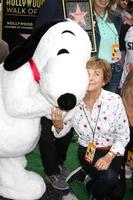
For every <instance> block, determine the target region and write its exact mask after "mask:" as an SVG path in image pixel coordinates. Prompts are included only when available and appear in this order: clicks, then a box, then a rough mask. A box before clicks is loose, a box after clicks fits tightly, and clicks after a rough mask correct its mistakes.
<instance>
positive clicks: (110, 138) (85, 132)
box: [52, 58, 129, 200]
mask: <svg viewBox="0 0 133 200" xmlns="http://www.w3.org/2000/svg"><path fill="white" fill-rule="evenodd" d="M87 70H88V76H89V85H88V91H87V93H86V96H85V98H84V100H83V102H81V104H80V105H79V106H78V108H77V110H76V113H75V116H74V117H73V118H72V120H70V121H68V122H67V123H63V117H62V112H61V111H60V110H59V109H58V108H54V109H53V111H52V121H53V125H54V126H53V128H52V130H53V132H54V135H55V137H57V138H60V137H63V136H65V135H67V133H68V132H69V131H70V129H71V128H72V127H74V129H75V131H76V133H77V135H78V142H79V147H78V159H79V161H80V164H81V167H79V168H77V169H76V170H74V171H73V172H72V173H71V174H70V175H69V176H68V177H67V181H68V182H71V181H73V180H82V181H84V180H85V183H86V187H87V190H88V191H89V193H90V199H95V200H103V199H105V198H108V197H110V196H111V195H112V192H113V191H114V190H115V188H116V187H117V184H118V182H119V175H120V171H121V165H122V163H123V155H124V153H125V147H126V145H127V143H128V142H129V126H128V119H127V115H126V112H125V109H124V105H123V103H122V99H121V97H120V96H119V95H117V94H115V93H113V92H110V91H107V90H104V89H103V86H104V85H105V84H106V83H107V82H109V81H110V79H111V66H110V65H109V64H108V63H107V62H106V61H105V60H103V59H100V58H91V59H90V60H89V61H88V63H87ZM119 192H120V193H123V191H122V190H121V191H119ZM116 199H117V198H116Z"/></svg>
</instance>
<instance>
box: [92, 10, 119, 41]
mask: <svg viewBox="0 0 133 200" xmlns="http://www.w3.org/2000/svg"><path fill="white" fill-rule="evenodd" d="M94 14H95V16H96V17H97V16H98V17H99V18H100V19H101V20H102V22H103V23H104V24H105V25H106V26H107V27H108V28H109V29H110V30H111V32H112V33H113V34H114V35H115V43H116V38H118V33H115V31H114V30H113V29H112V28H111V27H110V25H109V24H108V23H107V22H106V21H105V20H103V18H102V17H101V16H100V15H98V14H97V13H96V12H94Z"/></svg>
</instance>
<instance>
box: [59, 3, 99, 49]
mask: <svg viewBox="0 0 133 200" xmlns="http://www.w3.org/2000/svg"><path fill="white" fill-rule="evenodd" d="M62 5H63V11H64V17H66V18H69V19H72V20H73V21H75V22H77V23H78V24H79V25H80V26H81V27H82V28H83V29H84V30H85V31H87V33H88V35H89V37H90V40H91V43H92V52H96V39H95V31H94V22H93V13H92V5H91V0H79V1H77V0H62Z"/></svg>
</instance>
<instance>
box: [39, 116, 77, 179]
mask: <svg viewBox="0 0 133 200" xmlns="http://www.w3.org/2000/svg"><path fill="white" fill-rule="evenodd" d="M52 125H53V124H52V121H51V120H49V119H47V118H45V117H42V118H41V128H42V131H41V137H40V140H39V149H40V154H41V159H42V164H43V166H44V171H45V173H46V174H47V175H48V176H50V175H55V174H58V173H59V167H58V166H59V165H60V164H63V163H64V161H65V159H66V154H67V149H68V146H69V144H70V141H71V138H72V137H73V129H71V131H70V133H68V134H67V135H66V136H65V137H62V138H59V139H58V138H55V137H54V135H53V132H52V130H51V127H52Z"/></svg>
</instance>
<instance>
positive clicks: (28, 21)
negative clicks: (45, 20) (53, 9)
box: [0, 0, 44, 50]
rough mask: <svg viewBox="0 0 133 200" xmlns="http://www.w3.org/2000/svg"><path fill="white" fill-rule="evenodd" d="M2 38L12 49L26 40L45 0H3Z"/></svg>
mask: <svg viewBox="0 0 133 200" xmlns="http://www.w3.org/2000/svg"><path fill="white" fill-rule="evenodd" d="M0 2H2V34H1V35H2V39H3V40H5V41H6V42H7V43H8V44H9V48H10V50H12V49H13V48H14V47H16V46H17V45H19V44H21V43H22V42H24V40H25V39H26V38H28V37H29V35H30V34H31V33H32V30H33V26H34V22H35V20H36V17H37V14H38V11H39V8H40V7H41V5H42V4H43V2H44V0H1V1H0Z"/></svg>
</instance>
